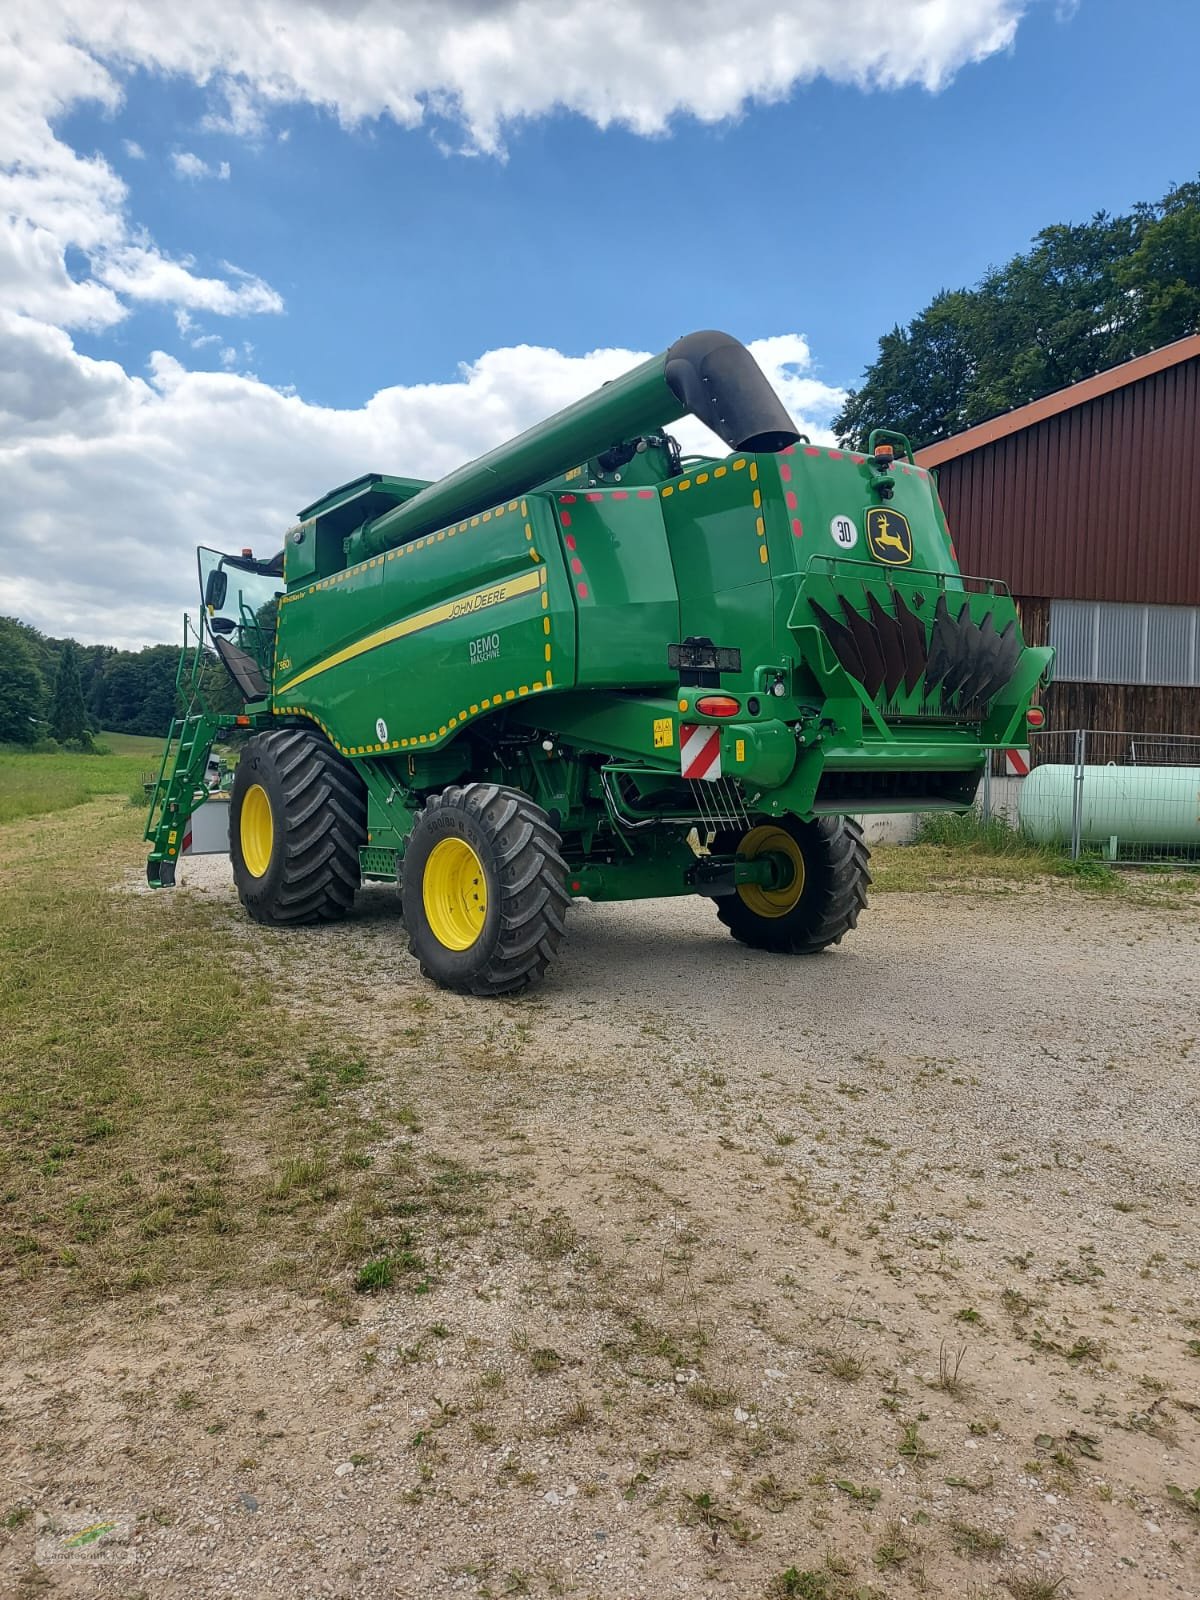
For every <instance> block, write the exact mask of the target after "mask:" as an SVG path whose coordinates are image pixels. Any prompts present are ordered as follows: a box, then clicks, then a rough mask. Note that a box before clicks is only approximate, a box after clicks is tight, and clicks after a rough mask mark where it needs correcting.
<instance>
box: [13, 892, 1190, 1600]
mask: <svg viewBox="0 0 1200 1600" xmlns="http://www.w3.org/2000/svg"><path fill="white" fill-rule="evenodd" d="M176 892H177V894H179V895H184V894H200V895H205V896H208V897H211V899H212V901H213V903H214V904H216V905H217V906H218V907H219V908H220V911H221V914H222V915H224V911H225V906H226V902H228V912H229V917H230V919H231V921H233V922H234V925H235V926H236V927H237V928H238V929H239V933H238V943H239V947H240V950H241V951H242V953H243V957H244V959H245V961H246V962H247V963H249V964H251V965H253V966H257V967H258V968H259V969H261V970H263V971H265V972H268V973H269V974H270V975H271V977H272V980H273V982H274V983H275V984H276V985H277V987H279V988H281V989H283V991H284V992H286V993H287V994H288V995H290V996H292V997H293V1004H294V1016H295V1027H296V1029H297V1030H304V1029H305V1027H306V1025H311V1026H312V1027H313V1028H314V1029H315V1028H327V1027H329V1026H330V1025H333V1026H335V1027H336V1028H337V1029H338V1030H339V1031H340V1032H341V1034H342V1035H343V1037H345V1038H346V1039H347V1041H348V1042H350V1043H352V1044H353V1045H354V1047H355V1048H357V1049H360V1050H361V1051H362V1052H363V1053H364V1056H365V1057H366V1058H367V1059H368V1060H370V1061H371V1062H372V1063H373V1064H374V1066H375V1068H376V1070H375V1072H374V1073H373V1075H372V1077H371V1078H370V1081H369V1082H368V1083H367V1084H366V1085H365V1086H364V1087H363V1089H362V1091H361V1093H362V1104H361V1107H360V1110H361V1116H362V1119H363V1126H364V1128H366V1129H367V1130H368V1136H369V1137H370V1138H373V1139H374V1145H373V1147H372V1153H373V1156H374V1159H375V1160H376V1162H377V1164H378V1165H379V1167H380V1170H383V1168H384V1167H385V1166H386V1165H387V1163H389V1162H401V1163H402V1164H403V1170H404V1171H405V1172H406V1173H408V1174H410V1175H411V1174H412V1173H416V1172H418V1171H419V1172H421V1173H424V1174H427V1175H432V1176H429V1177H428V1182H430V1183H432V1184H437V1183H439V1182H442V1181H443V1180H445V1181H446V1182H449V1181H450V1180H451V1179H452V1180H453V1182H454V1184H455V1185H458V1186H460V1187H461V1188H462V1189H463V1190H464V1191H465V1190H467V1189H469V1190H470V1193H471V1195H472V1197H473V1198H472V1200H471V1203H470V1205H469V1206H465V1207H464V1208H463V1210H462V1211H461V1213H460V1215H459V1218H458V1223H457V1224H456V1226H455V1227H452V1228H450V1229H449V1230H448V1231H447V1232H446V1234H445V1235H444V1237H443V1239H442V1243H441V1244H440V1246H439V1249H438V1252H437V1256H436V1259H434V1260H433V1261H432V1262H431V1270H430V1271H429V1272H428V1273H427V1274H426V1275H425V1276H424V1277H423V1278H422V1279H421V1280H420V1282H419V1283H417V1284H415V1286H410V1287H409V1288H405V1287H403V1286H400V1287H397V1288H395V1289H393V1290H390V1291H388V1292H386V1293H381V1294H378V1295H353V1294H349V1293H347V1294H343V1295H341V1296H340V1297H335V1298H334V1299H332V1300H331V1299H330V1298H329V1297H328V1296H326V1295H323V1294H320V1293H314V1294H312V1295H307V1296H305V1295H298V1294H295V1293H287V1292H284V1291H282V1290H280V1289H278V1288H272V1287H269V1286H267V1287H264V1288H263V1289H262V1290H261V1291H260V1292H256V1293H241V1294H238V1295H229V1294H225V1295H222V1296H219V1297H216V1298H214V1297H213V1296H212V1295H211V1294H209V1295H206V1296H201V1295H199V1294H196V1295H195V1296H189V1295H181V1296H175V1295H171V1296H163V1297H161V1298H159V1299H158V1300H157V1301H156V1302H155V1303H153V1304H152V1305H151V1306H150V1307H149V1308H148V1309H146V1310H145V1311H144V1314H141V1315H138V1316H136V1317H131V1313H130V1311H129V1308H128V1306H127V1305H118V1306H115V1307H113V1308H102V1309H100V1310H98V1311H95V1312H94V1313H93V1314H92V1315H90V1317H89V1318H88V1320H87V1322H86V1324H85V1325H79V1324H78V1323H76V1322H73V1321H71V1320H69V1319H67V1320H64V1319H63V1318H62V1317H61V1316H59V1317H54V1316H50V1315H47V1316H46V1317H44V1318H41V1319H39V1320H38V1321H37V1322H35V1323H31V1324H30V1325H28V1326H26V1327H25V1328H23V1329H22V1330H20V1331H19V1332H18V1333H17V1334H16V1336H15V1337H14V1338H13V1339H12V1340H11V1346H10V1348H9V1349H8V1350H7V1351H6V1352H5V1353H4V1356H3V1359H2V1361H0V1402H2V1403H3V1407H4V1415H5V1417H6V1418H7V1420H8V1423H9V1426H8V1428H7V1429H6V1430H5V1431H4V1434H3V1436H2V1439H3V1443H2V1444H0V1449H3V1451H4V1452H6V1455H5V1456H0V1473H3V1474H4V1475H6V1476H7V1478H8V1480H9V1490H8V1499H9V1500H10V1501H16V1500H22V1501H27V1502H29V1503H34V1504H38V1505H40V1506H42V1507H44V1508H45V1509H44V1510H43V1511H42V1512H39V1514H38V1518H37V1519H35V1521H34V1522H33V1523H30V1524H26V1525H25V1526H24V1527H22V1528H20V1529H18V1530H16V1531H14V1532H13V1533H12V1534H11V1536H10V1541H9V1549H8V1551H7V1552H6V1554H7V1557H8V1558H9V1560H10V1568H9V1570H10V1571H12V1572H13V1573H14V1574H18V1573H20V1572H24V1573H25V1574H26V1577H27V1580H28V1581H27V1582H26V1583H25V1585H24V1586H23V1589H22V1592H26V1591H27V1592H28V1593H29V1594H30V1595H32V1594H34V1593H39V1594H40V1593H42V1592H49V1593H53V1594H61V1595H93V1594H95V1595H110V1594H111V1595H123V1596H130V1597H131V1596H133V1595H136V1594H142V1595H146V1596H149V1597H153V1600H158V1597H160V1596H161V1597H164V1600H175V1597H183V1596H188V1597H189V1600H207V1597H210V1596H211V1597H225V1596H234V1595H237V1596H263V1597H275V1596H279V1597H285V1596H287V1597H291V1596H345V1597H347V1600H349V1597H351V1596H355V1597H357V1596H372V1597H376V1596H398V1597H399V1596H403V1597H409V1596H414V1597H415V1596H418V1595H419V1596H422V1597H428V1596H450V1595H502V1594H534V1595H557V1594H564V1595H565V1594H575V1595H579V1596H583V1597H586V1596H597V1597H604V1600H610V1597H611V1600H634V1597H643V1596H644V1597H647V1600H649V1597H659V1596H676V1595H678V1596H684V1595H686V1596H728V1597H738V1600H740V1597H747V1600H753V1597H756V1596H766V1595H775V1596H786V1595H789V1594H792V1595H800V1596H808V1597H810V1600H813V1597H815V1600H822V1597H827V1600H836V1597H839V1596H868V1595H870V1596H897V1597H902V1596H908V1595H917V1594H932V1595H947V1596H949V1595H953V1596H967V1595H970V1596H977V1597H979V1600H983V1597H985V1596H992V1595H994V1596H997V1597H1003V1596H1008V1595H1013V1596H1017V1597H1018V1600H1037V1597H1038V1596H1042V1595H1049V1594H1051V1593H1054V1594H1056V1595H1059V1596H1076V1597H1079V1600H1083V1597H1087V1600H1117V1597H1121V1600H1126V1597H1131V1596H1136V1597H1138V1600H1142V1597H1145V1600H1158V1597H1164V1600H1165V1597H1167V1596H1193V1597H1194V1596H1200V1578H1198V1557H1200V1499H1193V1491H1200V1295H1198V1274H1200V1228H1198V1226H1197V1216H1196V1198H1197V1189H1198V1166H1197V1150H1198V1148H1200V1143H1198V1139H1197V1133H1198V1131H1200V1089H1198V1085H1197V1066H1198V1064H1200V1063H1198V1052H1197V1044H1196V1036H1197V1033H1198V1032H1200V1008H1198V1006H1197V1000H1196V980H1195V974H1196V970H1197V953H1198V948H1200V911H1198V910H1197V908H1196V906H1195V903H1194V902H1192V903H1191V905H1189V906H1186V907H1184V908H1183V909H1181V908H1180V907H1179V906H1178V905H1171V904H1167V905H1164V906H1163V907H1149V906H1139V905H1134V904H1131V903H1130V902H1129V900H1128V899H1126V898H1123V897H1111V898H1095V897H1091V896H1087V895H1084V894H1082V893H1081V892H1079V891H1078V890H1076V889H1075V888H1073V887H1069V886H1065V885H1063V886H1057V887H1053V888H1033V889H1025V888H1021V889H1011V890H1008V891H1006V892H991V893H979V894H951V893H943V894H925V895H902V894H890V895H881V896H879V897H878V899H877V901H876V903H875V904H873V906H872V907H871V909H870V911H869V912H868V913H867V915H866V916H865V917H864V918H863V922H862V925H861V927H860V929H859V930H858V931H857V932H856V933H855V934H854V935H852V936H851V937H850V938H848V939H847V940H846V942H845V945H844V946H843V947H842V948H841V949H839V950H837V951H836V952H832V953H830V954H829V955H827V956H824V957H820V958H816V959H813V960H786V959H782V958H771V957H765V956H762V955H757V954H753V953H751V952H748V951H745V950H743V949H742V948H740V947H739V946H738V945H736V944H734V943H733V942H732V941H731V940H729V939H728V937H727V936H726V935H725V934H724V931H723V930H722V929H721V928H720V927H719V926H718V925H717V923H716V920H715V917H714V915H713V912H712V910H711V907H710V906H709V905H708V904H707V903H705V902H702V901H688V900H684V901H674V902H672V901H665V902H657V903H652V904H643V905H636V906H612V907H600V906H590V905H580V906H578V907H576V908H575V910H574V911H573V913H572V925H571V930H570V940H569V949H568V953H567V954H566V955H565V957H564V958H563V959H562V961H561V963H560V964H559V966H558V967H557V968H556V969H555V972H554V974H553V976H552V978H551V979H550V981H549V982H548V983H547V984H546V985H545V986H544V987H543V988H542V989H541V990H540V991H538V992H537V994H536V995H534V996H531V997H529V998H528V999H525V1000H520V1001H514V1002H500V1003H491V1004H489V1003H485V1002H476V1001H469V1000H465V999H461V998H458V997H453V996H444V995H441V994H440V993H438V991H436V990H433V989H431V988H430V986H429V985H427V984H426V983H424V982H423V980H422V979H421V978H420V976H419V974H418V973H417V972H416V970H415V967H414V965H413V963H412V962H411V961H410V960H409V958H408V957H407V955H406V954H405V953H404V951H405V941H404V937H403V930H402V928H401V927H400V925H399V923H398V921H397V920H396V899H395V896H394V894H392V893H391V892H389V891H381V890H375V891H372V892H370V893H368V894H366V895H364V896H363V898H362V901H361V907H360V911H359V914H358V915H356V917H355V918H354V920H353V921H352V922H350V923H348V924H346V925H343V926H341V927H337V928H330V929H321V930H311V931H306V932H303V933H300V934H288V935H285V934H282V933H277V932H274V931H269V930H263V929H258V928H254V927H252V926H250V925H249V924H246V923H243V922H242V921H241V920H240V918H239V914H238V912H237V908H236V904H235V903H234V901H233V896H232V893H231V890H230V887H229V883H228V868H227V865H226V864H225V863H224V862H219V861H214V860H205V861H196V862H190V863H187V864H186V868H185V873H184V884H183V887H182V888H181V889H180V890H178V891H176ZM398 1118H399V1121H398V1120H397V1119H398ZM251 1134H252V1130H247V1152H243V1153H242V1155H243V1156H244V1159H246V1160H250V1159H253V1157H252V1155H251V1154H250V1153H249V1151H250V1144H251V1142H252V1140H251V1137H250V1136H251ZM467 1221H469V1224H470V1225H469V1226H468V1225H466V1222H467ZM396 1226H397V1228H399V1227H400V1224H399V1223H397V1224H396ZM414 1287H415V1288H416V1289H417V1290H419V1291H420V1292H413V1289H414ZM181 1396H186V1397H190V1398H188V1401H187V1403H186V1404H181V1400H180V1397H181ZM14 1447H15V1448H14ZM101 1520H104V1521H109V1522H112V1523H113V1524H114V1527H113V1529H112V1531H111V1532H110V1533H109V1534H108V1535H107V1536H106V1537H105V1538H104V1539H101V1540H100V1541H98V1543H97V1544H96V1545H95V1546H94V1547H93V1554H92V1555H90V1556H89V1555H88V1554H87V1553H86V1552H83V1551H75V1552H69V1553H66V1554H64V1552H63V1546H62V1538H63V1531H64V1530H69V1529H71V1528H75V1527H82V1526H85V1525H86V1526H90V1525H91V1524H92V1523H94V1522H98V1521H101ZM35 1557H36V1559H37V1562H38V1565H37V1566H36V1567H31V1563H33V1562H34V1560H35ZM789 1571H790V1572H791V1576H790V1577H789V1576H787V1574H788V1573H789ZM1059 1579H1061V1582H1060V1583H1059V1586H1058V1587H1057V1588H1055V1587H1053V1585H1054V1584H1055V1581H1056V1580H1059ZM39 1585H40V1587H39ZM1039 1585H1040V1586H1039Z"/></svg>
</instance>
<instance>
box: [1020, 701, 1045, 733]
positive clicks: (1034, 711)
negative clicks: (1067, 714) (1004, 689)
mask: <svg viewBox="0 0 1200 1600" xmlns="http://www.w3.org/2000/svg"><path fill="white" fill-rule="evenodd" d="M1045 720H1046V713H1045V712H1044V711H1043V710H1042V708H1041V706H1030V708H1029V710H1028V711H1027V712H1026V713H1025V721H1026V722H1027V723H1028V724H1029V726H1030V727H1031V728H1040V727H1041V726H1042V724H1043V723H1044V722H1045Z"/></svg>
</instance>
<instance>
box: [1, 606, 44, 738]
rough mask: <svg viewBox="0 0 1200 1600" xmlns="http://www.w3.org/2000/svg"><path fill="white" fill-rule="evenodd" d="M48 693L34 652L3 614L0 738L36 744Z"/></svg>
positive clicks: (19, 630)
mask: <svg viewBox="0 0 1200 1600" xmlns="http://www.w3.org/2000/svg"><path fill="white" fill-rule="evenodd" d="M45 694H46V690H45V685H44V684H43V682H42V676H41V673H40V672H39V671H38V669H37V663H36V659H35V657H34V653H33V651H32V649H31V648H30V646H29V644H28V643H27V641H26V640H25V638H24V637H23V635H22V631H21V629H20V627H19V625H16V624H14V623H12V622H11V621H10V620H9V619H8V618H7V617H0V739H2V740H5V741H7V742H9V743H11V744H32V743H33V741H34V740H35V739H36V738H37V737H38V733H39V731H40V730H39V728H38V719H39V718H40V716H41V712H42V702H43V700H44V699H45Z"/></svg>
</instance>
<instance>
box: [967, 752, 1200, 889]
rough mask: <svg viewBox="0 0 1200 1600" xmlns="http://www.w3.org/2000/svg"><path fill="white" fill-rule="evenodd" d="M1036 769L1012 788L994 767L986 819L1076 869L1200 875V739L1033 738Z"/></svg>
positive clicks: (984, 801) (986, 791) (984, 805)
mask: <svg viewBox="0 0 1200 1600" xmlns="http://www.w3.org/2000/svg"><path fill="white" fill-rule="evenodd" d="M1017 754H1018V755H1020V753H1017ZM1018 764H1022V763H1021V762H1019V763H1018ZM1028 766H1029V775H1028V776H1027V777H1003V778H1002V777H1000V776H998V775H997V774H996V773H995V772H994V771H993V770H991V768H990V766H989V770H988V771H987V772H986V773H985V775H984V780H983V785H982V788H981V791H980V797H979V805H980V809H981V811H982V813H983V815H984V817H985V818H990V817H994V818H998V819H1003V820H1004V821H1006V822H1008V824H1009V825H1010V826H1012V827H1019V828H1020V829H1021V831H1022V832H1024V833H1026V834H1028V835H1029V836H1030V837H1031V838H1033V839H1035V840H1036V841H1037V842H1039V843H1043V844H1057V845H1061V846H1062V847H1064V848H1069V850H1070V852H1071V856H1072V859H1074V860H1079V859H1080V858H1081V857H1094V858H1096V859H1100V860H1105V861H1111V862H1126V863H1139V862H1140V863H1143V864H1144V863H1161V864H1163V865H1174V866H1187V865H1192V866H1200V737H1198V736H1192V735H1187V734H1174V735H1167V736H1164V735H1161V734H1141V733H1117V732H1107V731H1103V730H1095V729H1086V728H1072V729H1068V730H1065V731H1062V730H1058V729H1054V730H1038V731H1036V732H1032V731H1031V733H1030V735H1029V752H1028Z"/></svg>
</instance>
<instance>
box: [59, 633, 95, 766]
mask: <svg viewBox="0 0 1200 1600" xmlns="http://www.w3.org/2000/svg"><path fill="white" fill-rule="evenodd" d="M50 732H51V733H52V734H53V735H54V737H55V738H56V739H58V740H59V741H61V742H62V743H64V744H65V743H66V741H67V740H68V739H82V740H84V741H85V742H88V743H90V742H91V732H90V731H89V729H88V719H87V709H86V707H85V706H84V703H83V685H82V684H81V683H80V681H79V652H78V650H77V649H76V646H75V641H74V639H68V640H66V642H65V643H64V644H63V647H62V650H61V651H60V652H59V657H58V672H57V674H56V675H55V679H54V700H53V703H52V705H51V707H50Z"/></svg>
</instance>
